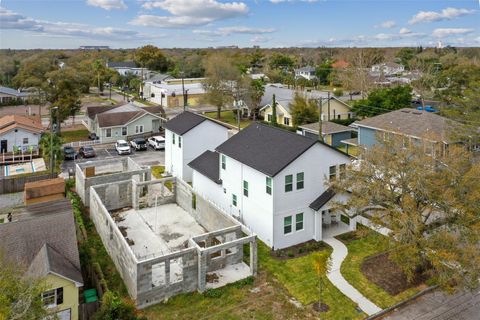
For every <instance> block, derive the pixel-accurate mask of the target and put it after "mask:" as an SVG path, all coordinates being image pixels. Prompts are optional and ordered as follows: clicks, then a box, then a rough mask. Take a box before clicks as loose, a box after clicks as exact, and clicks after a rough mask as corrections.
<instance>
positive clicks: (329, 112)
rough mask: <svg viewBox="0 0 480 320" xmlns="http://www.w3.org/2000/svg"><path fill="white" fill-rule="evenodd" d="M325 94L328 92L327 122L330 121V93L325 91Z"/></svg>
mask: <svg viewBox="0 0 480 320" xmlns="http://www.w3.org/2000/svg"><path fill="white" fill-rule="evenodd" d="M327 92H328V101H327V103H328V117H327V119H328V121H330V91H327Z"/></svg>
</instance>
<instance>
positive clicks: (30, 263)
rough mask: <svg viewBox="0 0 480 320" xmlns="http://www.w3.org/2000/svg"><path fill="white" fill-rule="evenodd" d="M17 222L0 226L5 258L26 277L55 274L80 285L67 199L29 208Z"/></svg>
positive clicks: (77, 257)
mask: <svg viewBox="0 0 480 320" xmlns="http://www.w3.org/2000/svg"><path fill="white" fill-rule="evenodd" d="M19 216H20V219H19V220H18V221H14V222H9V223H3V224H0V238H1V239H2V241H1V243H0V247H1V249H2V251H3V254H4V256H5V257H6V258H7V259H10V260H11V261H12V262H13V263H16V264H17V265H19V266H24V267H25V268H26V269H27V270H28V274H30V275H34V276H39V277H42V276H45V275H46V274H47V273H55V274H57V275H60V276H62V277H65V278H67V279H70V280H72V281H75V282H76V283H77V284H78V285H82V283H83V280H82V274H81V268H80V258H79V254H78V248H77V238H76V230H75V222H74V220H73V213H72V205H71V203H70V201H69V200H68V199H62V200H59V201H52V202H44V203H39V204H36V205H32V206H30V207H27V208H25V209H24V212H23V213H21V214H19Z"/></svg>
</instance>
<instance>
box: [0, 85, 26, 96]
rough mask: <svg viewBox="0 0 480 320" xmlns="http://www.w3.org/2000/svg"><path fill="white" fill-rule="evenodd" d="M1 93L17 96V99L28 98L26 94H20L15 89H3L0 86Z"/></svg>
mask: <svg viewBox="0 0 480 320" xmlns="http://www.w3.org/2000/svg"><path fill="white" fill-rule="evenodd" d="M0 93H3V94H9V95H12V96H15V97H17V98H23V97H27V96H28V94H27V93H25V92H19V91H17V90H15V89H12V88H8V87H3V86H0Z"/></svg>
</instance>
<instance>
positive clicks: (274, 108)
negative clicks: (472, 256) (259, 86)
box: [270, 94, 277, 127]
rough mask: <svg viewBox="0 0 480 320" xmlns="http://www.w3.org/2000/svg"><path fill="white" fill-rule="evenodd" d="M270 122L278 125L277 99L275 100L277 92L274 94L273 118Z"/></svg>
mask: <svg viewBox="0 0 480 320" xmlns="http://www.w3.org/2000/svg"><path fill="white" fill-rule="evenodd" d="M270 123H271V125H272V126H275V127H276V126H277V101H276V100H275V94H273V96H272V119H271V120H270Z"/></svg>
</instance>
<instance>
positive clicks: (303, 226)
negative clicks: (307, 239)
mask: <svg viewBox="0 0 480 320" xmlns="http://www.w3.org/2000/svg"><path fill="white" fill-rule="evenodd" d="M299 215H302V229H297V216H299ZM292 222H293V221H292ZM303 230H305V214H304V213H303V212H299V213H297V214H295V232H297V231H303Z"/></svg>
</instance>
